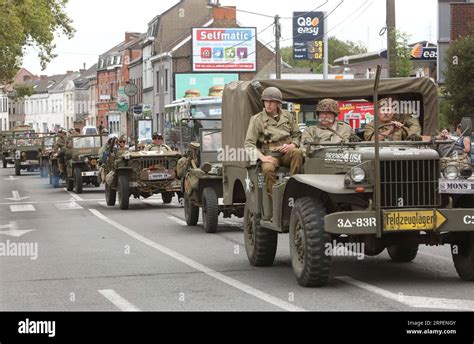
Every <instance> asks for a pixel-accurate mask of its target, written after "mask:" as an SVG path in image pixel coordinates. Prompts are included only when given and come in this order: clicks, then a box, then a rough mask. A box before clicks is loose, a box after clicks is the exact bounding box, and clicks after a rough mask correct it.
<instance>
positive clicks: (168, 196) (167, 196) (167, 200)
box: [161, 192, 174, 204]
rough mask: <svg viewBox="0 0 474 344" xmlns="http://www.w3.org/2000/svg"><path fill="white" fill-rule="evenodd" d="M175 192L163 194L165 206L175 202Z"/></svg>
mask: <svg viewBox="0 0 474 344" xmlns="http://www.w3.org/2000/svg"><path fill="white" fill-rule="evenodd" d="M173 195H174V194H173V192H162V193H161V198H162V199H163V203H164V204H170V203H171V202H172V201H173Z"/></svg>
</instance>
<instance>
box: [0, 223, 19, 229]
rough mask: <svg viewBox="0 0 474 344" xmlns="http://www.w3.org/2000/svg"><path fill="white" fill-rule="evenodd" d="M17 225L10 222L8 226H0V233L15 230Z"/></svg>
mask: <svg viewBox="0 0 474 344" xmlns="http://www.w3.org/2000/svg"><path fill="white" fill-rule="evenodd" d="M17 228H18V225H17V223H16V222H15V221H10V222H9V223H8V225H0V231H1V230H3V229H17Z"/></svg>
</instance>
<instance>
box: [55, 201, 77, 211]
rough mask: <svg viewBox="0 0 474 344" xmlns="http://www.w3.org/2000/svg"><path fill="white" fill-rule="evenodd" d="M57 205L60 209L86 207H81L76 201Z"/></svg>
mask: <svg viewBox="0 0 474 344" xmlns="http://www.w3.org/2000/svg"><path fill="white" fill-rule="evenodd" d="M55 207H56V208H57V209H58V210H79V209H84V208H83V207H81V206H80V205H79V204H77V203H76V202H68V203H56V204H55Z"/></svg>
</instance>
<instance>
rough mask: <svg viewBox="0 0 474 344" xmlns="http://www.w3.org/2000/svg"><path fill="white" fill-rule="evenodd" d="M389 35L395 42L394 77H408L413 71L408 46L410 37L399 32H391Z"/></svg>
mask: <svg viewBox="0 0 474 344" xmlns="http://www.w3.org/2000/svg"><path fill="white" fill-rule="evenodd" d="M389 34H390V35H391V36H392V38H393V39H394V40H395V52H396V56H397V59H396V62H395V71H396V72H395V75H394V77H398V78H402V77H409V76H410V74H411V72H412V71H413V62H412V61H411V56H410V47H409V46H408V39H409V38H410V36H409V35H408V34H406V33H404V32H401V31H399V30H391V31H390V33H389Z"/></svg>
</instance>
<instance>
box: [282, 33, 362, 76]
mask: <svg viewBox="0 0 474 344" xmlns="http://www.w3.org/2000/svg"><path fill="white" fill-rule="evenodd" d="M328 44H329V51H328V59H329V61H328V63H329V65H330V64H331V63H333V62H334V60H335V59H338V58H340V57H344V56H349V55H355V54H362V53H366V52H367V49H366V48H365V47H363V46H362V45H360V44H358V43H354V42H351V41H346V42H343V41H340V40H338V39H337V38H336V37H329V39H328ZM281 56H282V59H283V61H285V62H286V63H288V64H289V65H291V66H293V67H302V68H312V69H313V72H314V73H322V71H323V64H322V63H321V62H316V61H311V60H294V59H293V47H292V46H291V47H285V48H282V49H281Z"/></svg>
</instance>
